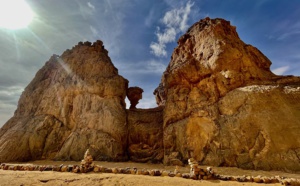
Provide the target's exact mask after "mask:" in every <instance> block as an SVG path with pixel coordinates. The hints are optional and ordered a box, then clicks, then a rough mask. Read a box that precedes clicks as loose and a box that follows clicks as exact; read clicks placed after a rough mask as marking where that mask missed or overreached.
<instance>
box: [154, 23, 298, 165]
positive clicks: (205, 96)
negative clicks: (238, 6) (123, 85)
mask: <svg viewBox="0 0 300 186" xmlns="http://www.w3.org/2000/svg"><path fill="white" fill-rule="evenodd" d="M270 65H271V62H270V61H269V59H268V58H267V57H266V56H264V55H263V54H262V53H261V52H260V51H259V50H258V49H256V48H255V47H253V46H251V45H247V44H245V43H244V42H243V41H241V40H240V38H239V37H238V34H237V32H236V30H235V27H233V26H231V25H230V23H229V22H228V21H225V20H223V19H209V18H206V19H203V20H201V21H199V22H198V23H195V24H194V25H193V26H192V27H191V28H190V29H189V30H188V31H187V33H186V34H185V35H183V36H182V37H181V38H180V39H179V41H178V47H176V48H175V50H174V52H173V54H172V57H171V61H170V64H169V66H168V67H167V70H166V71H165V72H164V75H163V77H162V82H161V86H163V87H164V91H161V92H164V93H165V94H166V95H165V100H160V101H159V103H163V102H165V109H164V149H165V156H164V162H165V163H169V164H173V162H178V161H182V162H184V163H186V162H187V160H188V159H189V158H194V159H195V160H197V161H199V162H201V163H202V164H209V165H215V166H221V165H223V166H237V167H242V168H251V169H266V170H268V169H281V170H283V169H286V170H300V164H299V158H298V157H299V150H300V141H299V137H296V136H299V134H300V133H299V131H300V130H299V129H300V102H299V96H300V88H299V86H300V79H299V78H297V77H280V76H276V75H274V74H273V73H272V72H271V71H270ZM280 158H282V159H281V160H280ZM297 162H298V163H297ZM176 164H178V163H176Z"/></svg>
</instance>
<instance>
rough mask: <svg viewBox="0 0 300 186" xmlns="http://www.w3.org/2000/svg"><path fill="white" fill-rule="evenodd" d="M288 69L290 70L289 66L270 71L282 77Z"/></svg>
mask: <svg viewBox="0 0 300 186" xmlns="http://www.w3.org/2000/svg"><path fill="white" fill-rule="evenodd" d="M289 69H290V66H283V67H279V68H276V69H274V70H272V71H273V73H274V74H277V75H283V74H284V73H285V72H287V71H288V70H289Z"/></svg>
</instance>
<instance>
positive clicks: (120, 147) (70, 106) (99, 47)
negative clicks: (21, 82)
mask: <svg viewBox="0 0 300 186" xmlns="http://www.w3.org/2000/svg"><path fill="white" fill-rule="evenodd" d="M127 87H128V81H127V80H126V79H124V78H123V77H121V76H120V75H118V70H117V69H116V68H115V67H114V65H113V64H112V62H111V60H110V58H109V57H108V52H107V50H105V49H104V46H103V43H102V42H101V41H97V42H95V43H93V44H91V43H90V42H85V43H81V42H80V43H79V44H78V45H76V46H75V47H73V48H72V50H67V51H65V52H64V53H63V54H62V55H61V56H57V55H54V56H52V57H51V58H50V60H49V61H48V62H47V63H46V64H45V66H44V67H43V68H42V69H41V70H39V71H38V72H37V74H36V76H35V78H34V79H33V80H32V82H31V83H30V84H29V85H28V86H27V87H26V89H25V91H24V92H23V93H22V95H21V98H20V100H19V103H18V108H17V110H16V111H15V114H14V116H13V117H12V118H11V119H10V120H9V121H8V122H7V123H6V124H5V125H4V126H3V127H2V128H1V130H0V161H1V162H3V161H27V160H35V159H57V160H80V159H81V158H82V157H81V156H82V154H84V152H85V150H86V149H87V148H89V149H90V153H91V154H92V155H93V157H94V159H95V160H115V161H118V160H125V159H127V155H126V148H127V125H126V110H125V102H124V100H125V96H126V89H127Z"/></svg>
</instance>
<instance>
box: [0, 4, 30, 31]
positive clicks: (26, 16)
mask: <svg viewBox="0 0 300 186" xmlns="http://www.w3.org/2000/svg"><path fill="white" fill-rule="evenodd" d="M33 15H34V14H33V12H32V10H31V8H30V7H29V6H28V4H27V3H26V2H25V1H24V0H0V27H2V28H6V29H11V30H15V29H21V28H25V27H27V26H28V24H29V23H30V22H31V21H32V19H33Z"/></svg>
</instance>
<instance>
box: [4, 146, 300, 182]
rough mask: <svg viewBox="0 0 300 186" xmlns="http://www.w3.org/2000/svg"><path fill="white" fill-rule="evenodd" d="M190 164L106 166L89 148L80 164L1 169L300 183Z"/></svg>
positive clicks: (293, 179)
mask: <svg viewBox="0 0 300 186" xmlns="http://www.w3.org/2000/svg"><path fill="white" fill-rule="evenodd" d="M188 163H189V166H190V173H180V171H179V167H178V166H176V168H175V170H174V171H166V170H158V169H152V170H147V169H140V170H138V169H137V168H129V167H127V168H106V167H103V166H100V165H95V164H94V162H93V157H92V156H91V154H90V152H89V150H87V151H86V152H85V154H84V159H83V160H82V161H81V164H80V165H63V164H62V165H59V166H57V165H26V164H24V165H16V164H6V163H2V164H1V163H0V164H1V165H0V169H2V170H11V171H57V172H74V173H87V172H91V171H93V172H95V173H115V174H134V175H148V176H169V177H182V178H186V179H194V180H214V179H215V180H222V181H238V182H254V183H265V184H270V183H281V184H282V185H295V186H297V185H299V186H300V179H295V178H285V177H280V176H275V177H263V176H245V175H244V176H227V175H219V174H216V173H215V172H214V171H213V170H212V168H211V167H207V168H206V169H202V168H200V166H199V164H198V162H197V161H195V160H194V159H193V158H191V159H189V160H188Z"/></svg>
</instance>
